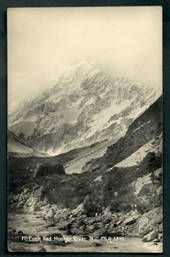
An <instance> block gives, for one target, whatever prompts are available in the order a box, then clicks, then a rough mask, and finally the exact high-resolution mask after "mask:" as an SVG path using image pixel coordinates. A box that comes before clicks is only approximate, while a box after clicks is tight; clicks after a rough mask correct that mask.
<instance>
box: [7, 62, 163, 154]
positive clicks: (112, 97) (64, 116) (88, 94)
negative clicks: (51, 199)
mask: <svg viewBox="0 0 170 257" xmlns="http://www.w3.org/2000/svg"><path fill="white" fill-rule="evenodd" d="M159 95H160V92H159V91H158V89H157V90H155V89H153V88H150V87H145V86H143V85H140V84H139V83H134V82H132V81H129V80H127V79H126V78H111V77H110V76H108V75H107V74H105V73H104V72H102V70H100V69H99V68H98V67H97V66H96V65H95V64H89V63H87V62H82V63H80V64H78V65H75V66H73V67H71V68H70V69H69V70H67V71H65V72H64V73H63V74H62V75H61V76H60V77H58V79H57V81H56V84H55V85H54V86H53V87H51V88H49V89H47V90H45V91H44V92H42V93H41V94H40V95H38V96H36V97H35V98H34V99H32V100H28V101H27V102H25V103H23V104H22V105H20V106H19V108H18V109H17V110H15V111H13V113H9V129H10V131H12V132H13V133H14V134H15V136H17V137H19V138H23V137H24V141H25V142H26V144H27V145H30V146H31V147H32V149H33V151H34V152H37V151H38V152H42V153H45V154H47V155H57V154H60V153H64V152H68V151H69V150H72V149H75V148H79V147H83V146H88V145H91V144H94V143H96V142H100V141H103V140H107V141H108V145H109V144H110V142H111V143H112V144H113V143H114V142H116V141H117V140H118V139H119V138H120V137H121V136H124V135H125V133H126V130H127V128H128V126H129V125H130V124H131V123H132V122H133V121H134V119H136V118H137V117H138V116H139V115H140V114H142V112H144V111H145V110H146V109H147V108H148V107H149V106H150V105H151V104H152V103H153V102H154V101H155V100H156V99H157V98H158V96H159ZM102 154H103V152H102ZM102 154H101V153H99V155H98V157H99V156H101V155H102ZM96 157H97V156H96Z"/></svg>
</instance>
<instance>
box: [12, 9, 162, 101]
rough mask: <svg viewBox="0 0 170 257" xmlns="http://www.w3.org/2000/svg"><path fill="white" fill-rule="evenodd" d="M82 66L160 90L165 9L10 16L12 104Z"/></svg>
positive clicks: (38, 11) (30, 11) (60, 11)
mask: <svg viewBox="0 0 170 257" xmlns="http://www.w3.org/2000/svg"><path fill="white" fill-rule="evenodd" d="M82 60H86V61H88V62H93V63H96V64H97V65H98V67H99V68H101V69H103V70H104V71H106V72H107V73H109V74H110V75H111V76H113V77H114V76H119V77H120V76H123V77H127V78H130V79H132V80H135V81H138V82H141V83H144V84H147V85H151V86H156V87H160V86H161V82H162V10H161V7H90V8H89V7H73V8H71V7H67V8H11V9H9V10H8V96H9V103H10V104H11V103H15V102H16V99H17V101H21V100H22V99H23V98H25V97H30V96H33V95H34V94H36V93H38V92H39V90H42V89H43V88H46V87H49V86H52V85H53V84H55V81H56V78H57V73H58V72H59V71H61V70H63V69H65V68H67V66H71V65H73V64H77V63H79V62H81V61H82Z"/></svg>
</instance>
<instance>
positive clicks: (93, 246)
mask: <svg viewBox="0 0 170 257" xmlns="http://www.w3.org/2000/svg"><path fill="white" fill-rule="evenodd" d="M14 229H15V230H18V231H19V230H20V231H22V232H24V233H25V234H29V235H34V236H35V237H36V236H39V235H41V236H45V235H47V234H49V233H55V232H56V227H55V226H52V227H50V226H46V223H45V222H44V219H43V217H42V216H41V213H40V212H34V213H33V214H32V213H17V214H16V213H9V214H8V230H9V231H12V230H14ZM65 237H66V238H67V239H68V236H65ZM76 238H77V239H79V238H78V237H76ZM66 241H67V240H66ZM68 241H69V240H68ZM8 251H9V252H124V253H126V252H131V253H132V252H135V253H146V252H148V253H149V252H151V253H161V252H162V243H157V244H154V243H153V242H142V238H127V237H115V238H112V240H106V239H95V240H93V239H90V240H73V241H71V242H68V243H66V244H65V245H63V246H62V245H55V244H53V243H52V242H43V241H42V242H36V243H35V242H27V243H25V242H24V241H23V242H21V241H20V242H12V241H8Z"/></svg>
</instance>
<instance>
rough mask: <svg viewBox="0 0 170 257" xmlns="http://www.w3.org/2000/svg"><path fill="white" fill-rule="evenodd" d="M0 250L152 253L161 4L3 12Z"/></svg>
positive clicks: (159, 237)
mask: <svg viewBox="0 0 170 257" xmlns="http://www.w3.org/2000/svg"><path fill="white" fill-rule="evenodd" d="M7 56H8V58H7V59H8V67H7V71H8V127H7V143H8V147H7V178H8V185H7V195H8V203H7V205H8V212H7V247H8V251H9V252H29V253H33V252H36V253H38V252H47V253H51V252H52V253H53V252H54V253H55V252H58V253H66V252H67V253H76V252H78V253H83V252H84V253H162V251H163V243H162V242H163V225H162V224H163V206H162V202H163V193H162V192H163V184H162V178H163V170H162V133H163V128H162V93H163V83H162V7H161V6H136V7H135V6H119V7H116V6H110V7H106V6H103V7H44V8H40V7H34V8H33V7H32V8H8V11H7Z"/></svg>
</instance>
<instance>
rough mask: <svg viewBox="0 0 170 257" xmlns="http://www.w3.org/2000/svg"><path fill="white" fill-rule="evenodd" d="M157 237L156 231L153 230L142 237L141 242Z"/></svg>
mask: <svg viewBox="0 0 170 257" xmlns="http://www.w3.org/2000/svg"><path fill="white" fill-rule="evenodd" d="M157 238H158V231H156V230H153V231H151V232H150V233H148V234H147V235H145V236H144V237H143V242H151V241H153V240H154V239H157Z"/></svg>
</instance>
